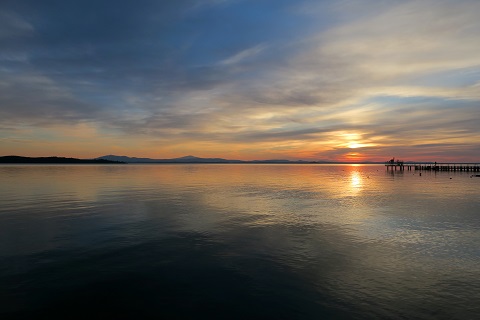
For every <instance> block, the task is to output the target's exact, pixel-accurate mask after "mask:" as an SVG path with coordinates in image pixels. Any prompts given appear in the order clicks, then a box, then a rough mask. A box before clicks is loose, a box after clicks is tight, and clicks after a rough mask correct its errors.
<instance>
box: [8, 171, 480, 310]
mask: <svg viewBox="0 0 480 320" xmlns="http://www.w3.org/2000/svg"><path fill="white" fill-rule="evenodd" d="M0 194H1V198H0V318H1V319H10V318H12V319H13V318H18V319H28V318H34V317H35V318H38V317H41V316H48V317H50V318H51V319H52V318H58V319H60V318H61V319H67V318H68V319H72V318H78V319H85V318H89V317H93V316H101V317H103V318H105V319H107V318H112V319H131V318H135V319H146V318H155V319H159V318H164V319H202V318H205V319H212V318H214V319H215V318H217V319H253V318H262V319H339V318H340V319H386V318H388V319H478V315H479V314H480V303H479V301H480V178H476V177H473V178H472V177H471V174H470V173H466V172H465V173H461V172H457V173H453V172H439V173H434V172H423V173H422V175H421V176H420V175H419V173H418V172H415V171H404V172H398V171H397V172H387V171H386V170H385V167H383V166H376V165H363V166H362V165H360V166H347V165H236V164H232V165H103V166H102V165H2V166H0Z"/></svg>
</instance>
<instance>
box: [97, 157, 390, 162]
mask: <svg viewBox="0 0 480 320" xmlns="http://www.w3.org/2000/svg"><path fill="white" fill-rule="evenodd" d="M96 159H98V160H110V161H121V162H126V163H270V164H275V163H277V164H308V163H312V164H351V163H353V162H335V161H305V160H283V159H269V160H250V161H247V160H229V159H222V158H199V157H194V156H185V157H181V158H172V159H150V158H135V157H127V156H116V155H107V156H102V157H98V158H96ZM356 163H359V162H356ZM361 164H383V162H361Z"/></svg>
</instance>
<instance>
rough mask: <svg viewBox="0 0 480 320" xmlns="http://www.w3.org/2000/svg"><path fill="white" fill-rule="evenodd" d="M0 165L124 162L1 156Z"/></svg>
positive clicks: (119, 162) (117, 162)
mask: <svg viewBox="0 0 480 320" xmlns="http://www.w3.org/2000/svg"><path fill="white" fill-rule="evenodd" d="M0 163H44V164H48V163H52V164H55V163H59V164H60V163H65V164H82V163H85V164H87V163H93V164H121V163H125V162H121V161H114V160H107V159H76V158H63V157H36V158H32V157H20V156H3V157H0Z"/></svg>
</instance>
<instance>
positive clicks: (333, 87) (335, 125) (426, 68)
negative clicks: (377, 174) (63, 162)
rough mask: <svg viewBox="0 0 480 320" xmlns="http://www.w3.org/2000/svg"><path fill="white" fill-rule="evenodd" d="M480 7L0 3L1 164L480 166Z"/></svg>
mask: <svg viewBox="0 0 480 320" xmlns="http://www.w3.org/2000/svg"><path fill="white" fill-rule="evenodd" d="M479 35H480V1H478V0H472V1H468V0H452V1H450V0H425V1H424V0H417V1H407V0H401V1H399V0H398V1H397V0H372V1H369V0H365V1H351V0H350V1H349V0H337V1H321V0H316V1H313V0H288V1H287V0H203V1H194V0H163V1H153V0H135V1H118V0H104V1H101V0H95V1H93V0H83V1H72V0H42V1H37V0H31V1H28V0H13V1H11V0H2V1H1V2H0V155H22V156H67V157H78V158H94V157H99V156H103V155H107V154H115V155H127V156H136V157H150V158H173V157H181V156H185V155H195V156H198V157H223V158H227V159H244V160H253V159H292V160H293V159H304V160H337V161H352V162H355V161H384V160H389V159H390V158H392V157H396V158H399V159H403V160H406V161H408V160H411V161H438V162H441V161H444V162H447V161H456V162H479V161H480V36H479Z"/></svg>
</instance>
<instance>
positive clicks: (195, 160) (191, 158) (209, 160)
mask: <svg viewBox="0 0 480 320" xmlns="http://www.w3.org/2000/svg"><path fill="white" fill-rule="evenodd" d="M96 159H97V160H109V161H122V162H126V163H245V162H246V161H242V160H227V159H222V158H199V157H195V156H185V157H180V158H173V159H150V158H136V157H127V156H116V155H112V154H111V155H107V156H102V157H98V158H96Z"/></svg>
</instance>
